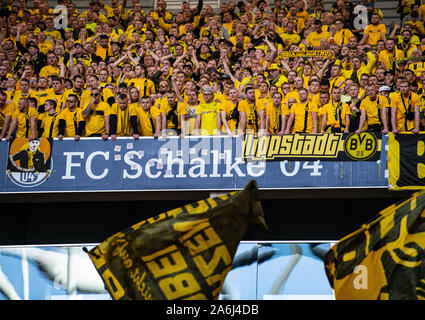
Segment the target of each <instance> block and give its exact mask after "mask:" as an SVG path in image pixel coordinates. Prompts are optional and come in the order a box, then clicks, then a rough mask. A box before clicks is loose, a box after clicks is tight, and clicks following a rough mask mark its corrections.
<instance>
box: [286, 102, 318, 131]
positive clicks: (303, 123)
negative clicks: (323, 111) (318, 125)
mask: <svg viewBox="0 0 425 320" xmlns="http://www.w3.org/2000/svg"><path fill="white" fill-rule="evenodd" d="M317 111H318V110H317V105H314V104H313V103H311V102H307V103H304V104H302V103H294V104H293V105H292V107H291V110H290V111H289V113H290V114H292V113H293V114H294V115H295V118H294V122H293V130H292V133H296V132H313V128H314V127H313V116H312V113H313V112H316V113H317Z"/></svg>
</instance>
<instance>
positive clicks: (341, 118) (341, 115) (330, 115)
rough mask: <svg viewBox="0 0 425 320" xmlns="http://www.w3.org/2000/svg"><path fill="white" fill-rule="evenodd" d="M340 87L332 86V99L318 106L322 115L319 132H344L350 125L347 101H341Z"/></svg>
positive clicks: (346, 131)
mask: <svg viewBox="0 0 425 320" xmlns="http://www.w3.org/2000/svg"><path fill="white" fill-rule="evenodd" d="M341 91H342V90H341V88H339V87H334V88H332V91H331V95H332V99H331V101H330V102H329V103H327V104H325V105H324V106H322V107H321V108H320V111H319V114H320V115H321V116H322V123H321V130H320V131H321V132H322V133H324V132H345V133H348V128H349V126H350V116H351V111H350V107H349V105H348V104H347V103H345V102H342V101H341Z"/></svg>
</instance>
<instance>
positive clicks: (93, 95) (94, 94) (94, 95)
mask: <svg viewBox="0 0 425 320" xmlns="http://www.w3.org/2000/svg"><path fill="white" fill-rule="evenodd" d="M91 96H92V97H98V96H100V94H99V93H92V95H91Z"/></svg>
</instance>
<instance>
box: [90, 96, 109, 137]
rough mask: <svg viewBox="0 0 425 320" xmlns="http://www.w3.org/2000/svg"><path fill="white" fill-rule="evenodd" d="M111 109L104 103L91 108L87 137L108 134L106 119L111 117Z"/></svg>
mask: <svg viewBox="0 0 425 320" xmlns="http://www.w3.org/2000/svg"><path fill="white" fill-rule="evenodd" d="M110 109H111V108H110V106H109V105H108V104H107V103H106V102H102V101H100V102H99V104H97V105H94V106H92V107H91V110H90V115H89V116H88V117H87V119H86V134H85V136H86V137H88V136H90V135H92V134H105V133H106V128H105V117H106V116H109V114H110Z"/></svg>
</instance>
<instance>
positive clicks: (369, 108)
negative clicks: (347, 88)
mask: <svg viewBox="0 0 425 320" xmlns="http://www.w3.org/2000/svg"><path fill="white" fill-rule="evenodd" d="M389 106H390V105H389V102H388V99H387V98H386V97H384V96H377V98H376V99H375V101H372V100H370V97H366V98H365V99H363V101H362V102H361V103H360V110H365V111H366V122H367V125H368V126H371V125H374V124H381V123H382V118H381V112H382V109H383V108H389ZM380 119H381V120H380Z"/></svg>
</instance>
